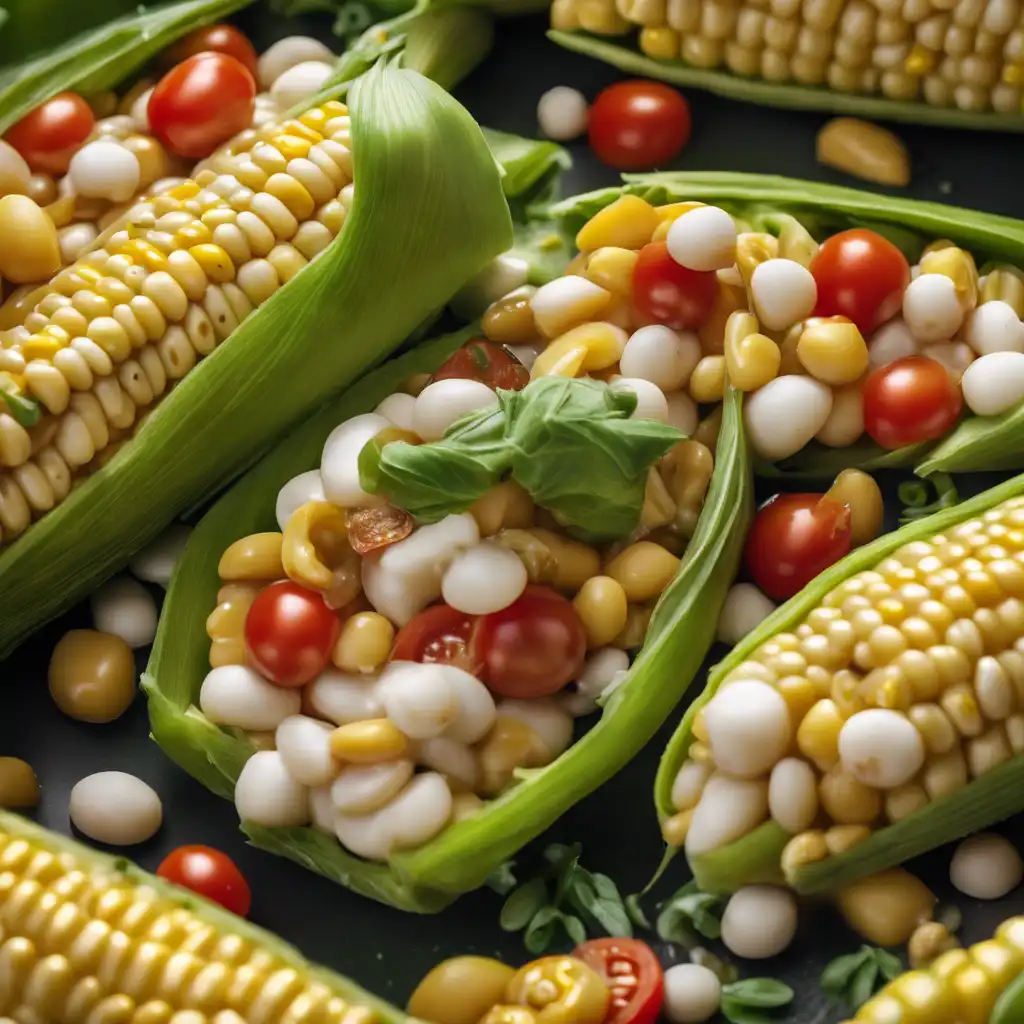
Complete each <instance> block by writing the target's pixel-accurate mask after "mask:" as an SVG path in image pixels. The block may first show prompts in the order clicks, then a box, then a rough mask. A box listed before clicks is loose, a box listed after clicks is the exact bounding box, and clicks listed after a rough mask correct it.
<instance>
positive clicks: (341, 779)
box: [331, 758, 413, 814]
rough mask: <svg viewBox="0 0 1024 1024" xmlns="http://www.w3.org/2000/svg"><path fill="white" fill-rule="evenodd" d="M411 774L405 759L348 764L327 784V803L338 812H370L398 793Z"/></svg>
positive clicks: (410, 765)
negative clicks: (328, 788)
mask: <svg viewBox="0 0 1024 1024" xmlns="http://www.w3.org/2000/svg"><path fill="white" fill-rule="evenodd" d="M412 773H413V763H412V761H410V760H409V759H408V758H403V759H401V760H398V761H380V762H378V763H377V764H353V765H349V766H348V767H346V768H345V769H344V770H343V771H342V772H341V774H340V775H339V776H338V777H337V778H336V779H335V780H334V782H333V784H332V785H331V802H332V804H333V805H334V809H335V811H337V812H340V813H341V814H370V813H371V812H373V811H377V810H380V808H381V807H383V806H384V805H385V804H386V803H388V802H389V801H390V800H393V799H394V798H395V797H396V796H398V794H399V793H400V792H401V791H402V787H403V786H404V785H405V784H406V783H407V782H408V781H409V780H410V779H411V778H412Z"/></svg>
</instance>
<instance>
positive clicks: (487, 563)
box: [441, 541, 529, 615]
mask: <svg viewBox="0 0 1024 1024" xmlns="http://www.w3.org/2000/svg"><path fill="white" fill-rule="evenodd" d="M528 582H529V577H528V576H527V573H526V566H525V565H524V564H523V560H522V559H521V558H520V557H519V556H518V555H517V554H516V553H515V552H514V551H512V550H511V549H509V548H506V547H503V546H502V545H501V544H496V543H494V542H493V541H483V542H482V543H480V544H477V545H476V546H475V547H472V548H468V549H467V550H466V551H463V552H462V553H461V554H458V555H456V556H455V558H454V559H452V562H451V565H449V566H448V568H447V570H446V571H445V574H444V578H443V579H442V580H441V596H442V597H443V598H444V600H445V602H446V603H447V604H449V605H451V606H452V607H453V608H455V609H457V610H458V611H460V612H466V613H467V614H469V615H488V614H490V613H491V612H498V611H501V609H502V608H507V607H508V606H509V605H510V604H512V602H513V601H515V600H517V599H518V597H519V596H520V594H522V592H523V591H524V590H525V589H526V584H527V583H528Z"/></svg>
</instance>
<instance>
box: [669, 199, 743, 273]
mask: <svg viewBox="0 0 1024 1024" xmlns="http://www.w3.org/2000/svg"><path fill="white" fill-rule="evenodd" d="M665 243H666V245H667V246H668V253H669V255H670V256H671V257H672V259H674V260H675V261H676V263H678V264H679V265H680V266H683V267H686V268H688V269H689V270H724V269H726V268H727V267H731V266H732V265H733V263H735V261H736V222H735V221H734V220H733V219H732V217H730V216H729V214H728V213H726V212H725V210H722V209H719V207H717V206H698V207H696V208H695V209H693V210H687V212H686V213H684V214H683V215H682V216H680V217H677V218H676V219H675V220H674V221H673V222H672V224H671V226H670V227H669V229H668V236H667V237H666V239H665Z"/></svg>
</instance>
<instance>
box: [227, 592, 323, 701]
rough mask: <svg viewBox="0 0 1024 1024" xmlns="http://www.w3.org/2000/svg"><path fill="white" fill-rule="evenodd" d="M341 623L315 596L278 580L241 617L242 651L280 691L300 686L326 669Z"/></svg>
mask: <svg viewBox="0 0 1024 1024" xmlns="http://www.w3.org/2000/svg"><path fill="white" fill-rule="evenodd" d="M340 631H341V619H339V618H338V616H337V615H336V614H335V613H334V612H333V611H332V610H331V609H330V608H328V607H327V605H326V604H325V603H324V599H323V597H322V596H321V595H320V594H318V593H317V592H316V591H315V590H307V589H306V588H305V587H300V586H299V585H298V583H292V582H291V581H290V580H282V581H281V582H280V583H271V585H270V586H269V587H267V588H266V589H265V590H261V591H260V593H259V594H257V595H256V600H255V601H253V603H252V606H251V607H250V608H249V612H248V614H247V615H246V616H245V649H246V652H247V653H248V655H249V661H250V662H251V663H252V665H253V667H254V668H255V669H257V671H259V672H261V673H262V674H263V675H265V676H266V677H267V678H268V679H269V680H270V681H271V682H272V683H276V684H277V685H278V686H284V687H288V688H290V687H294V686H302V685H303V684H305V683H308V682H310V680H313V679H315V678H316V677H317V676H318V675H319V674H320V673H321V672H322V671H323V670H324V668H326V667H327V663H328V661H329V660H330V657H331V650H332V649H333V647H334V642H335V641H336V640H337V639H338V633H339V632H340Z"/></svg>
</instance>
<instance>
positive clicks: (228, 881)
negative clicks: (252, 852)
mask: <svg viewBox="0 0 1024 1024" xmlns="http://www.w3.org/2000/svg"><path fill="white" fill-rule="evenodd" d="M156 873H157V874H158V875H159V876H160V877H161V878H166V879H167V881H168V882H173V883H174V884H175V885H180V886H182V887H183V888H185V889H191V890H192V892H196V893H199V895H200V896H203V897H205V898H206V899H208V900H209V901H210V902H211V903H219V904H220V905H221V906H222V907H224V908H225V909H226V910H230V911H231V913H232V914H237V915H238V916H239V917H246V916H247V915H248V913H249V908H250V907H251V906H252V893H251V892H250V891H249V883H248V882H247V881H246V880H245V876H244V875H243V874H242V872H241V871H239V870H238V868H237V867H236V865H235V862H234V861H233V860H232V859H231V858H230V857H229V856H228V855H227V854H226V853H221V852H220V850H215V849H214V848H213V847H212V846H179V847H178V848H177V849H176V850H172V851H171V852H170V853H169V854H168V855H167V856H166V857H165V858H164V859H163V860H162V861H161V862H160V867H158V868H157V869H156Z"/></svg>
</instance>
